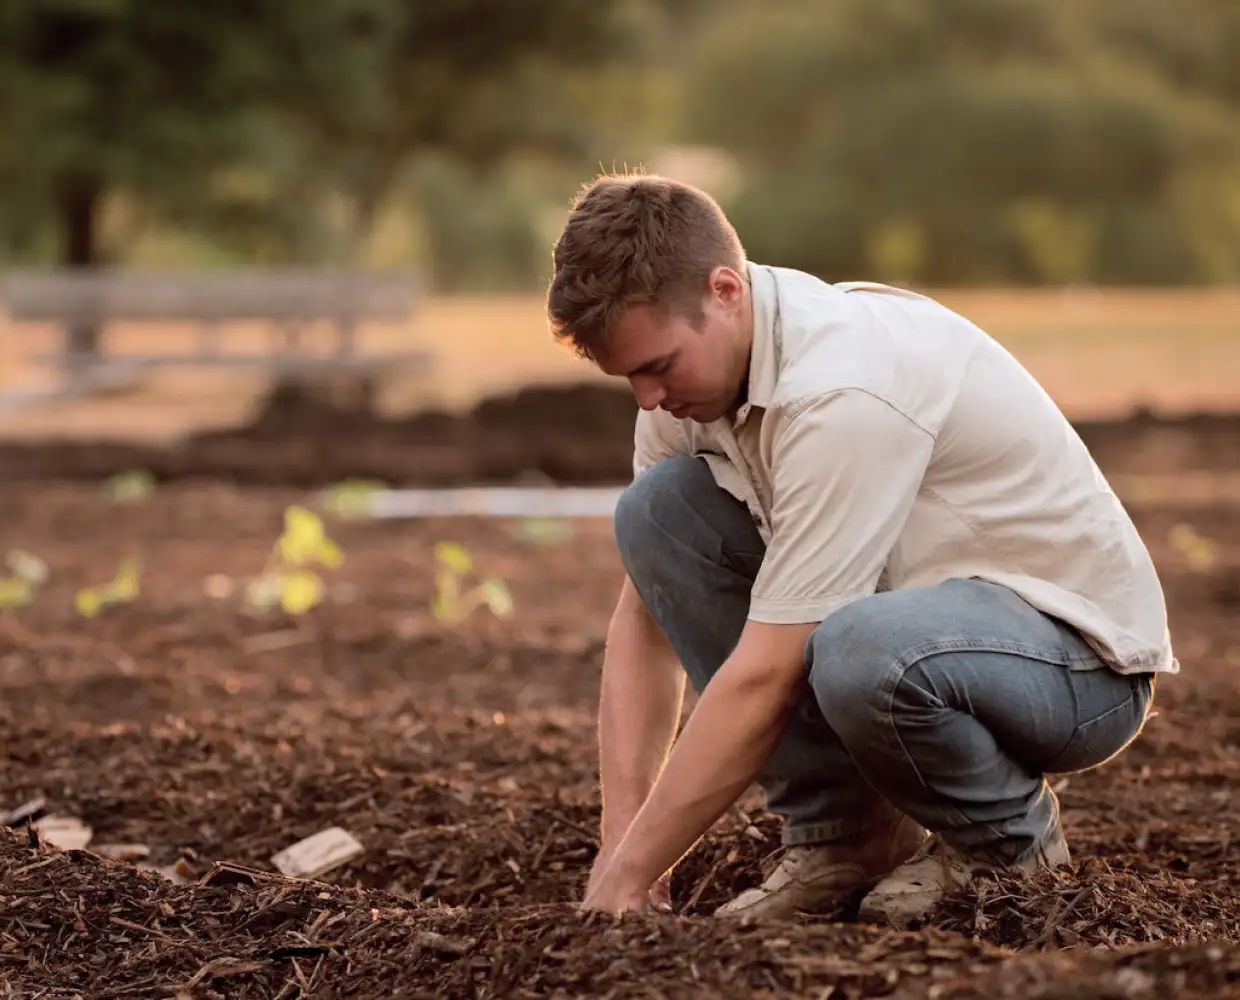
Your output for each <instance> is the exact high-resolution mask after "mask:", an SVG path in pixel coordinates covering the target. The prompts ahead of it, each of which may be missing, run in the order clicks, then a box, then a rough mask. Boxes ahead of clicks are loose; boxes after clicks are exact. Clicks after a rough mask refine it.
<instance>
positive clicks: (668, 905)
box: [582, 850, 672, 913]
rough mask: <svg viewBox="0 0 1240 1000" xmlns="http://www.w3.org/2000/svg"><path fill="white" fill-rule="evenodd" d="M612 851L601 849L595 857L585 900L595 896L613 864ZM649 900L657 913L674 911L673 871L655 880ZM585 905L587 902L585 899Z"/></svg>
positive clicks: (649, 892) (649, 891) (650, 889)
mask: <svg viewBox="0 0 1240 1000" xmlns="http://www.w3.org/2000/svg"><path fill="white" fill-rule="evenodd" d="M612 853H613V852H611V851H606V850H604V851H600V852H599V854H598V857H596V858H595V859H594V866H593V867H592V868H591V869H590V878H589V881H588V882H587V883H586V893H585V897H584V900H590V899H592V898H595V894H596V893H597V890H598V887H599V883H600V882H602V880H603V876H604V874H606V872H607V868H608V866H609V865H610V864H611V858H612ZM647 901H648V902H649V903H650V905H651V906H652V907H653V908H654V910H655V912H656V913H671V912H672V873H671V871H670V870H669V871H667V872H664V873H663V875H662V876H661V877H659V878H658V879H656V880H655V882H654V884H653V885H652V886H650V888H649V890H648V892H647ZM582 905H583V906H585V905H586V903H585V902H584V901H583V903H582Z"/></svg>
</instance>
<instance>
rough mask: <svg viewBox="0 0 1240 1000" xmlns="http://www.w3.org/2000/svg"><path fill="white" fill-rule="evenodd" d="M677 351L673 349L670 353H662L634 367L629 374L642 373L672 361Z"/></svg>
mask: <svg viewBox="0 0 1240 1000" xmlns="http://www.w3.org/2000/svg"><path fill="white" fill-rule="evenodd" d="M675 353H676V352H675V351H672V352H671V353H669V354H660V355H659V356H658V357H657V358H651V359H650V360H649V361H647V362H645V363H643V364H640V365H638V366H637V367H636V368H634V369H632V370H631V371H630V372H629V375H642V374H644V373H645V372H648V371H650V370H651V369H652V368H658V367H659V365H661V364H664V363H665V362H668V361H670V360H671V359H672V355H673V354H675Z"/></svg>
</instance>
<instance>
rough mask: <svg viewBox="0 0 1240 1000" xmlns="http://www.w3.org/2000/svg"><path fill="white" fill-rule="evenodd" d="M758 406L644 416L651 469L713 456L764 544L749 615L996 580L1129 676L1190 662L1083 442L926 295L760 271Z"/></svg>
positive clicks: (778, 619) (811, 617)
mask: <svg viewBox="0 0 1240 1000" xmlns="http://www.w3.org/2000/svg"><path fill="white" fill-rule="evenodd" d="M749 277H750V282H751V286H752V290H753V308H754V345H753V354H752V359H751V365H750V383H749V394H748V399H747V401H746V403H745V404H744V406H742V407H741V408H740V410H739V412H738V413H737V414H736V417H735V419H734V420H733V419H729V418H724V419H721V420H717V421H715V422H714V423H711V424H705V425H703V424H696V423H694V422H692V421H689V420H683V421H682V420H677V419H675V418H674V417H672V416H671V415H670V414H668V413H666V412H664V411H662V410H655V411H650V412H645V411H643V412H641V413H640V414H639V415H638V419H637V426H636V431H635V440H634V445H635V447H634V473H635V475H640V474H641V472H642V471H644V470H645V469H647V468H649V467H650V466H652V465H654V464H656V463H657V462H659V461H661V460H663V459H665V458H669V457H672V456H675V455H701V456H703V457H704V458H705V459H706V461H707V462H708V464H709V465H710V467H711V470H712V472H713V474H714V476H715V480H716V482H718V484H719V485H720V486H721V487H722V488H723V489H725V490H727V491H728V492H729V493H731V494H732V495H734V496H736V497H737V498H738V499H740V500H742V501H743V502H744V503H745V504H746V505H747V506H748V508H749V511H750V513H751V514H752V516H753V518H754V521H755V524H756V525H757V527H758V530H759V532H760V534H761V535H762V537H763V539H764V541H765V542H766V544H767V550H766V554H765V557H764V559H763V562H762V567H761V569H760V571H759V574H758V577H757V580H756V581H755V583H754V587H753V591H752V594H751V598H750V610H749V617H750V618H751V619H752V620H754V621H759V622H772V623H810V622H819V621H822V620H823V619H824V618H826V617H827V616H828V615H830V614H831V613H832V612H833V611H835V610H836V609H838V608H840V607H841V606H843V605H845V604H847V603H849V602H850V601H853V600H856V599H857V598H859V597H864V596H866V595H868V594H873V593H875V592H876V591H879V590H886V589H900V588H906V587H926V586H933V585H934V584H937V583H940V582H942V581H944V580H947V579H949V578H953V577H979V578H981V579H985V580H989V581H991V582H993V583H997V584H1000V585H1002V586H1005V587H1008V588H1010V589H1011V590H1013V591H1015V592H1016V593H1017V594H1019V595H1020V596H1021V597H1023V598H1024V599H1025V600H1027V601H1028V602H1029V603H1030V604H1032V605H1033V606H1035V607H1037V608H1039V609H1041V610H1043V611H1045V612H1046V613H1048V614H1051V615H1054V616H1056V617H1059V618H1061V619H1063V620H1064V621H1067V622H1068V623H1070V624H1071V625H1073V626H1075V627H1076V628H1077V629H1079V630H1080V631H1081V632H1082V633H1083V634H1084V635H1085V637H1086V638H1087V639H1088V640H1089V641H1090V642H1091V644H1092V645H1093V646H1094V647H1095V649H1097V651H1098V652H1099V654H1100V655H1101V657H1102V658H1103V659H1104V660H1105V661H1107V663H1109V664H1110V665H1111V666H1112V667H1113V668H1114V669H1116V670H1118V671H1120V672H1123V673H1132V672H1142V671H1151V670H1152V671H1160V672H1166V673H1175V672H1177V671H1178V669H1179V664H1178V662H1177V661H1176V659H1175V657H1174V656H1173V654H1172V650H1171V643H1170V637H1169V633H1168V628H1167V614H1166V606H1165V601H1164V598H1163V593H1162V588H1161V585H1160V583H1159V580H1158V576H1157V574H1156V572H1155V568H1154V565H1153V562H1152V560H1151V559H1150V556H1149V552H1148V551H1147V549H1146V547H1145V545H1144V543H1143V542H1142V540H1141V538H1140V536H1139V535H1138V533H1137V530H1136V528H1135V526H1134V525H1133V523H1132V521H1131V519H1130V518H1129V517H1128V514H1127V513H1126V512H1125V510H1124V508H1123V506H1122V505H1121V504H1120V502H1119V500H1118V498H1117V497H1116V495H1115V493H1114V492H1113V491H1112V489H1111V488H1110V486H1109V485H1108V483H1107V481H1106V479H1105V478H1104V476H1103V475H1102V473H1101V472H1100V471H1099V469H1098V467H1097V465H1096V464H1095V463H1094V461H1093V458H1092V457H1091V456H1090V454H1089V452H1088V450H1087V449H1086V447H1085V445H1084V443H1083V442H1082V441H1081V439H1080V438H1079V437H1078V435H1077V434H1076V432H1075V430H1074V429H1073V428H1072V426H1071V425H1070V424H1069V422H1068V420H1067V419H1066V418H1065V416H1064V415H1063V414H1062V413H1061V412H1060V410H1059V408H1058V407H1057V406H1056V405H1055V404H1054V402H1053V401H1052V400H1051V399H1050V397H1049V396H1048V395H1047V394H1046V393H1045V391H1044V390H1043V389H1042V388H1041V386H1040V385H1039V384H1038V383H1037V382H1036V381H1035V380H1034V379H1033V377H1032V376H1031V375H1030V374H1029V373H1028V372H1027V371H1026V370H1025V369H1024V368H1023V367H1022V366H1021V365H1020V364H1019V363H1018V362H1017V361H1016V359H1015V358H1013V357H1012V356H1011V355H1010V354H1009V353H1008V352H1007V351H1006V350H1005V349H1004V348H1003V347H1002V346H1001V345H1000V344H998V343H997V342H996V341H995V340H993V339H992V338H991V337H989V336H988V335H987V334H986V333H985V332H983V331H982V330H981V329H979V328H978V327H977V326H975V325H974V324H973V323H971V322H969V321H968V320H967V319H965V318H963V317H962V316H960V315H958V314H956V313H954V312H952V311H951V310H949V309H947V308H946V307H945V306H943V305H941V304H939V303H937V302H935V301H934V300H932V299H929V298H927V297H924V296H921V295H918V294H915V293H913V292H908V291H904V290H902V289H897V288H892V287H890V286H886V285H878V284H871V283H850V284H836V285H832V284H828V283H826V282H823V281H821V280H819V279H817V278H815V277H813V276H812V275H808V274H804V273H802V272H799V271H794V270H789V269H785V268H776V267H764V266H761V265H756V264H750V265H749Z"/></svg>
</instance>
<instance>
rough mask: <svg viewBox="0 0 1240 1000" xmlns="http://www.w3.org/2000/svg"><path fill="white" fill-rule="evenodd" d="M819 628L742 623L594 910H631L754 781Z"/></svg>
mask: <svg viewBox="0 0 1240 1000" xmlns="http://www.w3.org/2000/svg"><path fill="white" fill-rule="evenodd" d="M814 627H815V626H813V625H811V624H804V625H766V624H760V623H757V622H752V621H751V622H748V623H746V626H745V629H744V631H743V632H742V633H741V638H740V641H739V642H738V643H737V645H736V648H735V649H734V650H733V653H732V655H731V656H730V657H729V658H728V660H727V662H726V663H724V664H723V666H722V667H720V669H719V671H718V672H717V673H716V674H715V676H714V678H713V679H712V680H711V683H710V684H709V685H708V686H707V688H706V690H705V691H704V692H703V694H702V698H701V700H700V701H699V702H698V704H697V707H696V708H695V709H694V711H693V714H692V715H691V716H690V718H689V721H688V723H687V724H686V725H685V728H684V731H683V732H682V733H681V736H680V740H679V742H678V743H677V744H676V746H675V747H674V748H673V749H672V753H671V756H670V758H669V759H668V762H667V766H666V767H665V768H664V769H663V772H662V774H661V775H660V776H659V778H658V780H657V782H656V783H655V786H654V788H653V789H652V790H651V792H650V795H649V796H648V797H647V798H646V800H645V802H644V803H643V805H642V807H641V809H640V810H638V813H637V815H636V816H635V817H634V819H633V822H632V824H631V825H630V826H629V828H628V830H627V832H626V833H625V836H624V839H623V840H622V841H621V842H620V844H619V845H618V846H617V847H616V848H614V855H613V857H612V859H611V863H610V864H609V865H608V867H607V869H606V871H605V872H604V873H603V874H602V875H601V876H600V878H599V881H598V883H597V884H596V887H595V891H594V893H593V894H592V896H591V899H592V900H593V903H594V905H595V906H597V907H599V908H609V907H621V908H627V907H629V906H630V905H631V903H632V901H633V899H634V898H635V894H640V893H643V892H646V891H648V886H649V885H650V883H651V882H652V881H653V880H654V879H655V878H657V877H658V873H659V872H666V871H668V870H669V869H670V868H671V866H673V865H675V864H676V862H677V861H679V860H680V858H681V857H683V855H684V854H685V852H686V851H688V850H689V849H690V848H691V847H692V846H693V845H694V843H696V842H697V840H698V838H699V837H701V836H702V834H704V833H706V831H707V830H708V829H709V828H710V826H711V824H712V823H713V822H714V821H715V820H716V819H718V817H719V816H721V815H722V814H723V812H724V811H725V810H726V809H727V808H728V806H730V805H731V804H732V803H733V802H735V801H736V799H737V798H739V797H740V795H741V793H743V792H744V791H745V789H746V788H747V787H748V786H749V785H750V783H751V782H752V781H753V780H754V779H755V778H756V777H757V776H758V773H759V772H760V771H761V769H762V765H763V763H765V762H766V760H767V758H768V757H769V756H770V754H771V752H772V751H773V750H774V749H775V745H776V744H777V743H778V741H779V737H780V735H781V734H782V732H783V729H784V725H785V724H786V722H787V717H788V714H789V713H790V712H791V711H792V710H793V707H794V706H795V704H796V701H797V699H798V697H799V696H800V695H801V694H802V693H803V690H804V685H805V667H804V648H805V642H806V640H807V639H808V638H809V636H810V634H811V633H812V632H813V629H814Z"/></svg>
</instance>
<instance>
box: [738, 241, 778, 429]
mask: <svg viewBox="0 0 1240 1000" xmlns="http://www.w3.org/2000/svg"><path fill="white" fill-rule="evenodd" d="M746 266H747V267H748V270H749V289H750V298H751V300H752V302H753V344H752V346H751V347H750V351H749V392H748V394H747V398H746V400H745V402H744V404H743V405H742V406H740V407H739V408H738V409H737V412H736V420H735V424H736V426H738V427H739V426H740V425H741V424H743V423H744V422H745V420H746V418H747V417H748V416H749V412H750V410H751V409H752V408H753V407H758V408H759V409H763V410H765V409H766V408H767V407H769V406H770V405H771V400H772V399H774V397H775V384H776V382H777V381H778V379H779V353H780V352H779V289H778V287H777V286H776V284H775V275H774V274H772V273H771V270H770V268H767V267H763V266H762V265H761V264H754V263H753V262H748V263H747V265H746Z"/></svg>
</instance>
